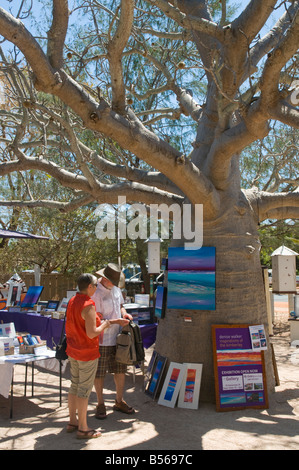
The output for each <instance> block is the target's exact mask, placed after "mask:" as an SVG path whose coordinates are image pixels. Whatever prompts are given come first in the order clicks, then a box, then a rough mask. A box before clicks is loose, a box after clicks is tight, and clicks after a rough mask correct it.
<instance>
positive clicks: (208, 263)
mask: <svg viewBox="0 0 299 470" xmlns="http://www.w3.org/2000/svg"><path fill="white" fill-rule="evenodd" d="M215 255H216V249H215V247H202V248H200V249H199V250H185V249H184V248H183V247H179V248H169V249H168V296H167V307H168V308H178V309H186V310H215V308H216V295H215V294H216V280H215V277H216V256H215Z"/></svg>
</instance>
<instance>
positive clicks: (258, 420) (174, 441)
mask: <svg viewBox="0 0 299 470" xmlns="http://www.w3.org/2000/svg"><path fill="white" fill-rule="evenodd" d="M287 317H288V315H287V311H286V309H285V308H284V309H283V311H281V310H279V311H278V310H277V312H276V315H275V335H274V336H273V337H272V342H273V345H274V350H275V355H276V360H277V363H278V372H279V379H280V385H279V386H277V387H276V393H275V394H273V395H272V396H270V400H269V401H270V407H269V409H268V410H252V409H251V410H250V409H249V410H242V411H237V412H225V413H217V412H216V411H215V407H214V405H212V404H207V403H201V402H200V406H199V409H198V410H195V411H194V410H185V409H181V408H174V409H170V408H166V407H163V406H160V405H158V404H157V403H156V402H154V401H152V400H151V399H150V398H149V397H147V396H146V395H145V394H144V393H143V389H142V387H143V377H142V375H141V373H140V372H138V373H137V375H136V380H135V384H134V382H133V379H132V376H131V375H130V376H128V377H127V393H126V397H125V398H126V399H127V401H128V402H129V403H130V404H132V405H133V406H134V407H136V409H137V410H138V412H137V413H136V414H135V415H133V416H125V415H122V414H120V413H117V412H114V411H113V410H112V405H113V400H114V392H113V390H114V385H113V381H112V379H109V380H107V382H106V384H105V386H106V397H107V404H108V418H107V419H106V420H105V421H98V420H96V419H95V418H94V417H93V412H94V407H95V403H96V396H95V393H94V392H92V395H91V397H90V406H89V412H88V414H89V425H90V426H92V427H96V428H101V430H102V432H103V435H102V437H101V438H99V439H94V440H90V441H80V440H77V439H76V437H75V435H74V434H67V433H66V432H65V425H66V423H67V421H68V409H67V402H66V397H67V391H68V386H69V381H68V380H67V379H64V381H63V392H64V400H63V404H62V407H59V403H58V396H57V389H58V377H57V376H55V375H53V374H51V375H49V374H47V373H44V372H42V370H40V371H37V372H36V375H35V381H36V387H35V397H33V398H31V397H27V398H25V397H23V396H22V395H23V378H24V368H23V366H17V367H16V373H15V379H16V385H15V394H16V396H15V400H14V417H13V419H12V420H10V419H9V400H8V399H4V398H3V397H1V396H0V427H1V434H0V450H4V449H6V450H13V449H15V450H21V449H22V450H32V449H35V450H60V449H66V450H80V449H84V450H102V451H106V452H107V451H116V450H126V451H128V454H126V455H133V456H134V455H137V452H135V454H134V451H139V450H148V451H150V452H152V453H153V452H154V451H156V452H158V451H159V450H167V451H172V452H173V453H176V452H178V451H179V450H184V451H190V452H188V453H192V451H195V450H200V449H204V450H298V449H299V419H298V418H299V374H298V372H299V350H298V355H297V354H296V350H293V349H291V348H290V344H289V325H288V321H287ZM148 354H150V352H149V353H148ZM99 455H104V456H105V455H107V454H105V452H102V454H99ZM115 455H121V454H115ZM133 466H134V465H133Z"/></svg>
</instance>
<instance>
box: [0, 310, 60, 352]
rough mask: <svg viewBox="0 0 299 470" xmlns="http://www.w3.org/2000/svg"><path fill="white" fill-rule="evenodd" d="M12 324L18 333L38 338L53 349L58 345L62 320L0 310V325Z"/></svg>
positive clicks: (36, 314) (37, 314)
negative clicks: (25, 333)
mask: <svg viewBox="0 0 299 470" xmlns="http://www.w3.org/2000/svg"><path fill="white" fill-rule="evenodd" d="M10 322H12V323H14V325H15V329H16V331H18V332H27V333H30V334H31V335H37V336H40V338H41V339H42V340H45V341H47V346H48V347H49V348H51V349H53V347H54V346H56V345H57V344H58V343H59V340H60V335H61V330H62V327H63V320H57V319H55V318H51V317H46V316H43V315H40V314H39V313H31V312H30V313H29V312H9V311H7V310H0V323H10Z"/></svg>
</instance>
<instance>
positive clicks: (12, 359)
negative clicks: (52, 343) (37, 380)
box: [0, 350, 62, 418]
mask: <svg viewBox="0 0 299 470" xmlns="http://www.w3.org/2000/svg"><path fill="white" fill-rule="evenodd" d="M53 361H55V362H57V363H58V361H57V359H55V351H51V350H46V351H43V353H42V354H39V355H35V354H13V355H10V356H0V376H1V381H0V394H1V395H3V396H4V397H5V398H8V397H9V392H10V418H12V415H13V385H14V382H13V373H14V366H15V365H17V364H24V365H25V378H24V385H25V392H24V395H25V396H26V390H27V371H28V364H31V370H32V376H31V377H32V378H31V390H32V396H33V393H34V364H35V362H38V365H39V366H40V367H43V368H45V369H49V370H52V367H53V364H52V362H53ZM61 373H62V368H60V397H61Z"/></svg>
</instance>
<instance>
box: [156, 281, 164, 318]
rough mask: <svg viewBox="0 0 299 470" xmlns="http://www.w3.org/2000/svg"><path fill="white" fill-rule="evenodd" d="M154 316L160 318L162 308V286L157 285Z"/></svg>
mask: <svg viewBox="0 0 299 470" xmlns="http://www.w3.org/2000/svg"><path fill="white" fill-rule="evenodd" d="M156 294H157V295H156V306H155V317H158V318H161V316H162V308H163V295H164V287H162V286H158V287H157V293H156Z"/></svg>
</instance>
